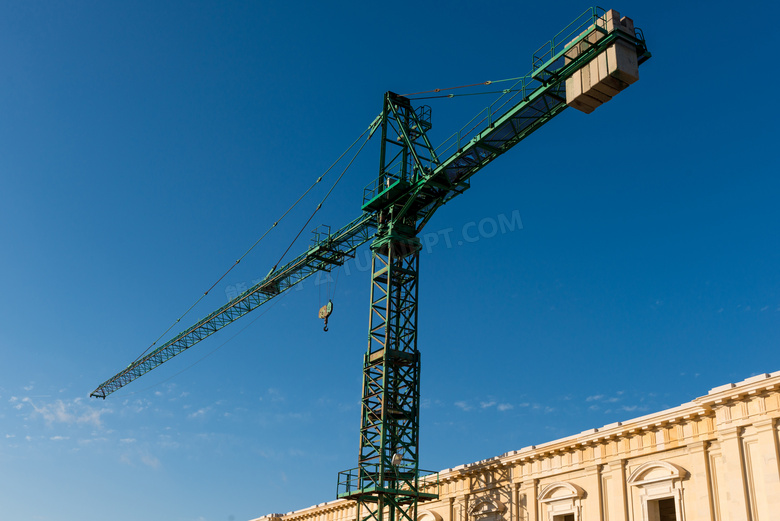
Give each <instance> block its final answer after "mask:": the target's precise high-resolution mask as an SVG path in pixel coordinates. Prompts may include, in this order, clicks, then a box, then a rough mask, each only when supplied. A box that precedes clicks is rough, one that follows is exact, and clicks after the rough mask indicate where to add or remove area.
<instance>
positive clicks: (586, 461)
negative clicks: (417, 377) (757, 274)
mask: <svg viewBox="0 0 780 521" xmlns="http://www.w3.org/2000/svg"><path fill="white" fill-rule="evenodd" d="M779 417H780V371H778V372H775V373H772V374H762V375H758V376H754V377H752V378H748V379H747V380H745V381H743V382H740V383H739V384H727V385H724V386H721V387H716V388H715V389H712V390H711V391H710V392H709V393H708V394H707V395H706V396H702V397H700V398H697V399H695V400H693V401H692V402H690V403H686V404H684V405H681V406H679V407H675V408H673V409H669V410H666V411H661V412H658V413H655V414H650V415H647V416H642V417H640V418H636V419H633V420H630V421H627V422H619V423H614V424H611V425H606V426H604V427H601V428H599V429H591V430H589V431H585V432H583V433H580V434H578V435H575V436H570V437H568V438H563V439H560V440H556V441H551V442H549V443H545V444H544V445H538V446H532V447H526V448H524V449H521V450H519V451H514V452H510V453H507V454H504V455H502V456H498V457H495V458H491V459H489V460H485V461H480V462H477V463H472V464H468V465H461V466H459V467H456V468H453V469H446V470H444V471H442V472H440V474H439V478H440V490H439V499H438V500H436V501H431V502H427V503H422V504H420V507H419V515H418V521H667V520H672V519H673V520H674V521H698V520H714V521H732V520H734V521H741V520H750V521H773V520H780V466H779V465H778V463H779V462H780V457H779V456H778V445H779V444H780V432H779V430H778V418H779ZM355 516H356V509H355V505H354V503H351V502H347V501H331V502H329V503H323V504H321V505H316V506H313V507H311V508H308V509H304V510H300V511H296V512H290V513H287V514H272V515H269V516H264V517H261V518H258V519H257V520H255V521H260V520H262V521H355Z"/></svg>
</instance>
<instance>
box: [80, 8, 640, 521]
mask: <svg viewBox="0 0 780 521" xmlns="http://www.w3.org/2000/svg"><path fill="white" fill-rule="evenodd" d="M650 56H651V55H650V53H649V52H648V50H647V46H646V44H645V40H644V36H643V34H642V32H641V31H640V30H639V29H635V28H634V26H633V22H632V21H631V20H630V19H627V18H626V17H623V18H620V17H619V14H618V13H616V12H615V11H604V10H603V9H600V8H591V9H589V10H587V11H585V12H584V13H583V14H582V15H580V17H578V18H577V19H576V20H575V21H574V22H572V23H571V24H569V25H568V26H567V27H566V28H564V30H562V31H561V32H560V33H558V34H557V35H556V36H555V37H554V38H553V39H552V40H550V41H549V42H547V43H546V44H545V45H544V46H542V47H541V48H540V49H539V50H538V51H537V52H536V53H535V54H534V56H533V60H532V70H531V72H530V73H529V74H527V75H526V76H523V77H521V78H519V79H518V81H517V83H515V85H514V86H513V87H512V88H511V89H507V90H505V91H504V97H505V98H508V99H506V100H505V101H504V103H502V104H501V105H498V104H497V103H494V104H493V105H491V106H489V107H488V108H487V109H486V110H484V111H483V112H482V113H481V114H479V115H478V116H477V117H476V118H475V120H477V121H476V123H474V121H475V120H472V122H470V123H469V124H467V126H466V127H464V128H463V129H461V130H460V131H458V132H456V133H455V134H453V135H452V136H451V138H450V139H448V140H447V141H445V143H444V144H443V145H442V146H440V147H439V148H434V147H433V146H432V145H431V142H430V140H429V138H428V134H427V132H428V131H429V130H430V129H431V110H430V108H429V107H427V106H424V105H423V106H419V107H417V108H415V107H414V106H413V105H412V100H411V99H409V98H408V97H404V96H400V95H398V94H395V93H393V92H387V93H385V96H384V101H383V108H382V113H381V114H380V117H379V118H377V120H375V121H374V123H372V125H371V126H370V127H369V130H370V131H371V134H373V133H374V131H375V130H378V129H380V128H381V143H380V158H379V175H378V176H377V178H376V179H375V180H374V181H373V182H372V183H371V184H369V186H367V187H366V188H365V190H364V200H363V205H362V208H361V209H362V213H361V215H360V216H359V217H357V218H356V219H354V220H353V221H351V222H350V223H348V224H347V225H345V226H343V227H342V228H340V229H338V230H337V231H335V232H333V233H328V234H327V235H326V236H325V237H321V238H320V239H319V240H317V241H316V242H315V244H314V245H312V246H310V247H309V249H308V250H307V251H306V252H304V253H302V254H301V255H299V256H298V257H296V258H295V259H293V260H292V261H290V262H288V263H287V264H286V265H284V266H282V267H281V268H279V269H278V270H272V272H271V273H269V274H268V275H267V276H266V277H265V278H264V279H263V280H262V281H260V282H259V283H257V284H255V285H254V286H253V287H252V288H250V289H249V290H247V291H245V292H244V293H242V294H241V295H239V296H238V297H236V298H234V299H233V300H231V301H230V302H228V303H227V304H225V305H224V306H222V307H221V308H219V309H217V310H216V311H214V312H213V313H211V314H210V315H208V316H207V317H206V318H204V319H201V320H199V321H197V322H196V323H195V325H193V326H192V327H190V328H188V329H186V330H185V331H183V332H181V333H179V334H178V335H176V336H175V337H173V338H172V339H171V340H169V341H168V342H166V343H165V344H163V345H161V346H160V347H158V348H157V349H155V350H154V351H152V352H150V353H148V354H146V355H144V356H142V357H139V358H138V359H137V360H136V361H134V362H133V363H131V364H130V365H129V366H128V367H127V368H126V369H124V370H123V371H121V372H120V373H118V374H116V375H115V376H113V377H112V378H110V379H109V380H107V381H106V382H104V383H102V384H101V385H100V386H98V387H97V388H96V389H95V390H94V391H93V392H92V393H91V396H93V397H98V398H106V397H107V396H108V395H109V394H111V393H113V392H114V391H116V390H118V389H120V388H121V387H123V386H124V385H127V384H128V383H130V382H131V381H133V380H135V379H136V378H138V377H140V376H142V375H143V374H145V373H146V372H148V371H150V370H151V369H153V368H155V367H157V366H159V365H160V364H162V363H164V362H165V361H167V360H169V359H170V358H172V357H173V356H175V355H177V354H179V353H181V352H183V351H184V350H186V349H188V348H190V347H192V346H193V345H194V344H196V343H197V342H199V341H200V340H203V339H205V338H206V337H208V336H210V335H211V334H213V333H215V332H216V331H218V330H220V329H221V328H223V327H225V326H226V325H228V324H230V323H232V322H233V321H235V320H237V319H238V318H240V317H242V316H244V315H246V314H247V313H249V312H250V311H252V310H254V309H256V308H257V307H259V306H261V305H262V304H264V303H266V302H268V301H269V300H271V299H273V298H275V297H276V296H278V295H280V294H282V293H284V292H285V291H287V290H289V289H290V288H291V287H293V286H294V285H296V284H298V283H300V282H302V281H303V280H305V279H306V278H307V277H309V276H310V275H312V274H313V273H315V272H317V271H329V270H331V269H332V268H333V267H335V266H339V265H341V264H343V263H344V262H345V260H346V259H347V258H349V257H352V256H354V252H355V250H357V248H359V247H360V246H361V245H363V244H365V243H367V242H369V241H370V242H371V245H370V248H371V254H372V261H371V289H370V317H369V330H368V347H367V350H366V352H365V355H364V358H363V391H362V398H361V418H360V448H359V453H358V466H357V467H356V468H353V469H350V470H346V471H343V472H340V473H339V476H338V485H337V496H338V497H339V498H343V499H351V500H355V501H356V502H357V504H358V515H357V519H358V520H361V521H416V520H417V506H418V503H419V502H421V501H426V500H431V499H435V498H437V497H438V477H437V475H436V474H435V473H428V472H426V471H423V470H421V469H420V466H419V417H420V352H419V350H418V347H417V315H418V313H417V311H418V288H419V284H418V281H419V273H420V271H419V263H420V250H421V243H420V239H419V234H420V233H421V231H422V230H423V228H424V226H425V225H426V224H427V223H428V221H429V220H430V219H431V217H432V216H433V215H434V213H435V212H436V211H437V210H438V209H439V208H440V207H441V206H443V205H444V204H446V203H447V202H448V201H450V200H452V199H453V198H455V197H457V196H458V195H460V194H462V193H464V192H465V191H466V190H467V189H468V188H469V186H470V179H471V177H472V176H473V175H474V174H476V173H477V172H478V171H480V170H481V169H482V168H484V167H485V166H486V165H488V164H489V163H490V162H491V161H493V160H494V159H496V158H497V157H498V156H500V155H502V154H504V153H505V152H507V151H508V150H510V149H511V148H512V147H514V146H515V145H516V144H517V143H519V142H520V141H522V140H523V139H525V138H526V137H528V136H529V135H530V134H532V133H533V132H535V131H536V130H538V129H539V128H541V127H542V126H543V125H544V124H545V123H547V122H548V121H550V120H551V119H552V118H554V117H555V116H556V115H558V114H559V113H560V112H562V111H563V110H564V109H565V108H566V107H567V106H572V107H574V108H576V109H578V110H581V111H583V112H586V113H589V112H591V111H592V110H593V109H594V108H596V107H598V106H599V105H601V104H602V103H604V102H606V101H609V100H610V99H611V97H612V96H614V95H616V94H617V93H618V92H620V90H622V89H624V88H626V87H627V86H628V85H629V84H630V83H632V82H633V81H636V79H638V73H637V72H636V69H637V67H638V66H639V65H641V64H642V63H643V62H645V61H646V60H647V59H649V58H650ZM509 94H511V96H509ZM479 118H481V119H479ZM446 154H449V155H446ZM445 155H446V157H445V158H444V159H442V158H441V157H442V156H445Z"/></svg>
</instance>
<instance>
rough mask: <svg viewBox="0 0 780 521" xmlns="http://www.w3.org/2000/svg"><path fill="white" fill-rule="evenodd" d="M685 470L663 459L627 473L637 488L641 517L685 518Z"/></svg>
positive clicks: (648, 520) (649, 520) (682, 520)
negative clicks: (683, 482) (640, 502)
mask: <svg viewBox="0 0 780 521" xmlns="http://www.w3.org/2000/svg"><path fill="white" fill-rule="evenodd" d="M687 476H688V472H687V471H686V470H685V469H684V468H682V467H680V466H678V465H675V464H674V463H669V462H667V461H649V462H647V463H645V464H643V465H640V466H639V467H637V468H636V469H634V471H633V472H632V473H631V475H630V476H629V477H628V484H629V485H631V486H632V487H637V488H638V489H639V498H640V499H641V500H642V520H643V521H685V510H684V509H683V487H682V481H683V479H685V478H686V477H687Z"/></svg>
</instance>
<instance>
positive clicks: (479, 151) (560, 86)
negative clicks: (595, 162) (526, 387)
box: [90, 8, 650, 398]
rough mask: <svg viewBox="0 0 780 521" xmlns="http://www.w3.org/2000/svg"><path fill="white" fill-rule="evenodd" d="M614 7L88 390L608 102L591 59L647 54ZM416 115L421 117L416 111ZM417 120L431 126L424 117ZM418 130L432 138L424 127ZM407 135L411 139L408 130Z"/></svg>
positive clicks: (285, 285)
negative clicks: (393, 215)
mask: <svg viewBox="0 0 780 521" xmlns="http://www.w3.org/2000/svg"><path fill="white" fill-rule="evenodd" d="M612 13H614V14H615V15H617V13H615V12H614V11H608V12H605V11H604V10H600V9H597V8H593V9H591V10H589V11H586V12H585V13H584V14H583V15H581V16H580V17H579V18H578V19H577V20H575V22H573V23H572V24H570V25H569V26H567V28H566V29H564V30H563V31H561V32H560V33H559V34H558V35H556V36H555V37H554V38H553V39H552V40H551V41H549V42H548V43H547V44H545V45H544V46H542V48H541V49H540V50H539V51H537V53H535V54H534V57H533V65H532V71H531V72H530V73H529V74H528V75H526V76H524V77H522V78H520V80H519V81H518V83H517V84H516V85H517V87H516V88H514V89H511V92H513V93H514V94H513V96H512V97H510V98H509V100H513V99H514V98H515V97H517V98H518V99H519V101H517V102H516V103H514V104H512V105H511V106H509V107H508V108H504V106H505V105H506V104H507V103H508V102H504V104H502V105H501V106H499V107H495V108H494V107H493V106H491V107H488V109H486V111H484V116H483V117H482V119H481V120H480V121H478V122H477V124H475V125H474V126H473V127H471V128H468V129H466V128H465V127H464V129H461V131H458V132H457V133H456V134H454V135H453V137H452V140H451V142H450V143H447V142H445V143H444V144H443V146H446V148H445V150H450V149H452V150H453V152H452V153H451V154H450V155H449V156H448V157H447V158H446V159H443V160H440V159H439V157H438V155H437V153H436V152H435V151H434V150H433V148H432V147H431V148H430V152H431V154H430V157H425V158H422V157H418V156H417V155H415V154H413V155H414V159H415V161H416V165H417V171H416V172H417V174H416V177H414V178H413V179H409V180H406V179H399V180H397V181H396V182H394V183H391V184H389V185H385V183H384V179H380V181H382V182H380V183H379V184H378V185H377V186H378V189H377V190H375V191H373V192H372V193H371V197H370V198H368V199H367V200H365V201H364V204H363V214H362V215H361V216H360V217H358V218H357V219H355V220H353V221H351V222H350V223H348V224H347V225H346V226H344V227H342V228H341V229H339V230H337V231H336V232H334V233H332V234H329V235H327V236H326V237H325V238H324V239H322V240H320V241H318V242H317V243H315V244H314V245H313V246H312V247H310V248H309V249H308V250H307V251H306V252H304V253H302V254H301V255H299V256H298V257H296V258H295V259H293V260H292V261H290V262H289V263H287V264H286V265H285V266H283V267H281V268H279V269H278V270H274V271H272V272H271V273H269V274H268V275H267V276H266V277H265V278H264V279H263V280H262V281H261V282H259V283H258V284H256V285H255V286H253V287H252V288H250V289H249V290H247V291H246V292H244V293H242V294H241V295H239V296H237V297H236V298H234V299H233V300H231V301H230V302H228V303H227V304H225V305H224V306H222V307H220V308H219V309H217V310H216V311H214V312H213V313H211V314H210V315H208V316H207V317H206V318H204V319H201V320H199V321H198V322H196V324H195V325H193V326H192V327H190V328H189V329H187V330H185V331H183V332H181V333H179V334H178V335H176V336H175V337H173V338H172V339H171V340H169V341H167V342H166V343H165V344H163V345H162V346H160V347H158V348H157V349H155V350H154V351H152V352H150V353H148V354H146V355H144V356H142V357H140V358H139V359H137V360H136V361H134V362H133V363H131V364H130V365H129V366H128V367H127V368H125V369H124V370H122V371H121V372H120V373H118V374H116V375H115V376H113V377H112V378H110V379H109V380H107V381H105V382H103V383H102V384H101V385H100V386H98V387H97V388H96V389H95V390H94V391H93V392H92V393H90V396H93V397H96V398H106V397H107V396H108V395H109V394H111V393H113V392H114V391H116V390H118V389H120V388H121V387H123V386H124V385H127V384H128V383H130V382H132V381H133V380H135V379H137V378H138V377H140V376H142V375H143V374H145V373H147V372H149V371H150V370H152V369H154V368H155V367H157V366H159V365H160V364H162V363H164V362H166V361H167V360H169V359H170V358H172V357H174V356H176V355H177V354H179V353H181V352H182V351H184V350H186V349H189V348H190V347H192V346H193V345H195V344H196V343H198V342H199V341H201V340H203V339H205V338H207V337H208V336H210V335H212V334H214V333H215V332H217V331H219V330H220V329H222V328H223V327H225V326H226V325H228V324H230V323H232V322H234V321H235V320H237V319H238V318H240V317H242V316H244V315H246V314H247V313H249V312H251V311H252V310H254V309H256V308H257V307H259V306H261V305H262V304H264V303H266V302H268V301H269V300H271V299H273V298H274V297H276V296H278V295H280V294H282V293H284V292H285V291H286V290H288V289H290V288H291V287H292V286H294V285H296V284H298V283H300V282H302V281H303V280H305V279H306V278H307V277H309V276H310V275H312V274H313V273H315V272H317V271H323V270H330V269H331V268H332V267H333V266H336V265H339V264H340V263H343V262H344V259H345V258H347V257H349V256H352V255H353V253H354V251H355V250H356V249H357V248H358V247H359V246H361V245H362V244H365V243H366V242H368V241H369V240H371V238H372V237H373V236H374V234H375V232H376V229H377V222H376V216H377V214H378V213H379V212H380V211H381V210H382V209H383V208H386V207H387V206H389V205H400V208H401V210H400V213H401V214H403V213H404V212H414V215H415V219H416V231H417V233H419V232H420V230H421V229H422V228H423V227H424V226H425V224H426V223H427V222H428V221H429V220H430V218H431V217H432V216H433V214H434V213H435V211H436V210H437V209H438V208H440V207H441V206H442V205H443V204H445V203H446V202H448V201H450V200H451V199H453V198H454V197H456V196H458V195H460V194H462V193H464V192H465V191H466V190H467V189H468V188H469V180H470V178H471V177H472V176H473V175H474V174H476V173H477V172H478V171H479V170H481V169H482V168H484V167H485V166H486V165H487V164H489V163H490V162H491V161H493V160H494V159H495V158H497V157H498V156H499V155H501V154H503V153H505V152H507V151H508V150H510V149H511V148H512V147H513V146H514V145H516V144H517V143H519V142H520V141H522V140H523V139H525V138H526V137H527V136H529V135H530V134H531V133H533V132H534V131H536V130H537V129H539V128H541V127H542V126H543V125H544V124H545V123H547V122H548V121H550V120H551V119H552V118H553V117H555V116H556V115H557V114H559V113H560V112H562V111H563V110H564V109H565V108H566V107H567V106H573V107H575V108H578V109H579V110H582V111H584V112H589V111H591V110H593V107H594V106H598V105H599V104H601V102H603V100H604V99H605V98H603V97H601V96H606V99H607V100H608V99H609V96H608V95H604V94H603V92H602V91H601V90H599V89H600V87H602V86H604V88H605V89H609V88H612V87H613V86H614V85H615V84H617V87H618V89H620V88H625V86H627V85H625V83H624V82H623V80H622V79H621V78H622V77H621V76H620V74H619V73H620V71H617V73H614V72H610V74H613V76H614V78H607V79H606V80H605V79H604V78H603V77H601V76H599V77H597V78H595V79H594V77H593V73H592V69H593V68H594V67H593V64H595V63H596V62H597V61H598V66H599V67H601V61H600V60H601V59H602V58H603V57H604V56H606V55H607V51H610V50H613V51H614V49H615V48H616V47H618V50H620V49H625V48H630V50H631V53H635V55H634V56H635V59H636V64H637V65H639V64H642V63H643V62H644V61H646V60H647V59H649V58H650V53H649V52H648V50H647V46H646V44H645V41H644V36H643V35H642V32H641V31H640V30H639V29H634V28H633V22H630V20H629V22H630V27H629V24H627V23H625V21H624V20H623V19H621V20H620V21H618V19H617V18H615V19H614V20H613V19H612V18H610V17H611V16H613V14H612ZM624 18H625V17H624ZM621 23H622V24H623V25H622V26H621V25H620V24H621ZM618 57H619V56H618ZM613 61H614V60H613ZM613 65H614V64H613ZM602 68H603V67H602ZM597 69H598V68H597ZM586 70H590V71H591V73H590V74H591V76H590V80H589V81H590V83H589V85H588V86H587V87H588V88H589V90H588V91H587V92H585V91H584V88H585V86H584V81H583V80H582V78H581V77H580V76H582V75H583V74H584V73H585V71H586ZM602 72H603V70H602ZM582 77H584V76H582ZM572 78H577V81H579V82H580V83H582V84H583V85H581V86H582V88H581V89H580V91H578V92H577V93H576V94H577V95H578V97H577V98H576V99H571V98H572V96H573V94H572V92H571V90H572V89H571V88H569V86H567V81H568V82H569V83H571V80H572ZM597 80H598V81H597ZM607 80H609V81H607ZM626 81H630V80H626ZM591 96H595V97H596V98H598V99H596V98H593V97H591ZM398 99H403V100H404V102H405V103H409V100H408V99H406V98H403V97H398ZM412 117H414V118H416V117H417V116H416V115H415V114H414V113H412ZM381 118H382V115H380V117H378V118H377V119H376V120H374V122H373V123H372V124H371V126H370V127H369V130H370V132H371V134H373V133H374V131H376V130H377V128H379V121H380V120H381ZM472 121H473V120H472ZM417 123H418V124H419V125H420V126H423V127H425V126H426V125H427V128H430V124H429V122H427V123H426V120H423V121H418V122H417ZM421 135H422V136H423V138H424V139H426V140H427V137H425V133H424V132H422V134H421ZM404 139H406V140H409V139H411V138H410V136H409V135H407V134H404ZM412 148H414V147H412ZM440 148H441V147H440ZM440 155H441V154H440ZM423 160H426V161H428V162H430V164H431V166H430V167H428V168H427V169H425V168H424V167H423V165H422V163H423ZM384 175H385V173H384V172H382V173H381V175H380V177H382V176H384Z"/></svg>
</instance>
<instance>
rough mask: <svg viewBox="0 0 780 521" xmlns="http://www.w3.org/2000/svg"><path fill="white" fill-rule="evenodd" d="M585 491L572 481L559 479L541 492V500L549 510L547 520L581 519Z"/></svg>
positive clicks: (575, 520)
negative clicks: (567, 481)
mask: <svg viewBox="0 0 780 521" xmlns="http://www.w3.org/2000/svg"><path fill="white" fill-rule="evenodd" d="M583 497H585V491H584V490H583V489H581V488H580V487H578V486H577V485H573V484H571V483H565V482H563V481H557V482H555V483H550V484H549V485H546V486H545V487H544V488H542V490H541V492H539V497H538V499H539V502H540V503H541V504H542V505H544V507H545V509H546V510H547V517H546V518H545V519H546V521H581V520H582V498H583Z"/></svg>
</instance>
